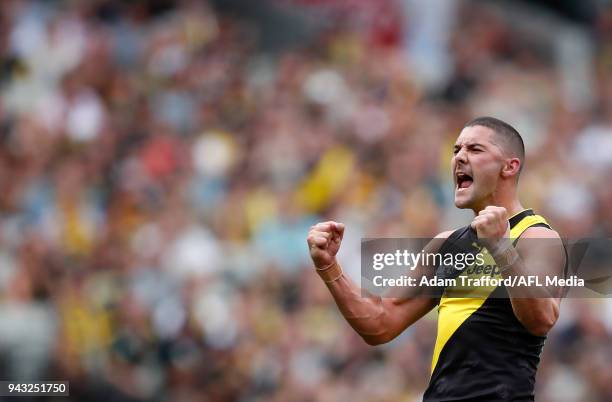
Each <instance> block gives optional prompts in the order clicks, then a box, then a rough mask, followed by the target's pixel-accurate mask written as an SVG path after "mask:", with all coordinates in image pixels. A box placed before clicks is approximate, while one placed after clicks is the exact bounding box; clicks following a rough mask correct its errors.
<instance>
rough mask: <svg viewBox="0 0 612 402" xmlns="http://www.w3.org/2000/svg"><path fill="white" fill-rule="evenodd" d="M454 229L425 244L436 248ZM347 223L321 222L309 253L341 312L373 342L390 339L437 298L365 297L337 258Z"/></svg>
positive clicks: (312, 235)
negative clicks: (344, 271)
mask: <svg viewBox="0 0 612 402" xmlns="http://www.w3.org/2000/svg"><path fill="white" fill-rule="evenodd" d="M451 233H452V231H448V232H443V233H440V234H439V235H438V236H436V238H435V239H434V240H432V241H431V242H430V243H429V244H428V245H427V246H426V248H425V250H424V251H426V252H436V251H437V250H438V249H439V248H440V246H441V245H442V243H444V240H445V239H446V238H447V237H448V236H449V235H450V234H451ZM343 234H344V225H343V224H342V223H337V222H333V221H329V222H322V223H318V224H316V225H315V226H313V227H312V228H311V230H310V232H309V233H308V239H307V240H308V246H309V249H310V256H311V257H312V260H313V262H314V264H315V268H316V271H317V273H318V274H319V276H321V278H322V279H323V281H324V282H325V284H326V285H327V288H328V289H329V291H330V292H331V294H332V296H333V298H334V300H335V302H336V304H337V305H338V308H339V309H340V312H341V313H342V315H343V316H344V318H345V319H346V320H347V321H348V323H349V324H350V325H351V326H352V327H353V329H355V331H356V332H357V333H358V334H359V335H360V336H361V337H362V338H363V339H364V340H365V341H366V342H367V343H368V344H370V345H378V344H381V343H385V342H389V341H390V340H392V339H394V338H395V337H396V336H398V335H399V334H400V333H402V332H403V331H404V330H405V329H406V328H407V327H408V326H410V325H412V324H413V323H415V322H416V321H417V320H419V319H420V318H421V317H423V316H424V315H425V314H427V313H428V312H429V311H430V310H431V309H432V308H433V307H434V306H435V305H436V303H437V299H435V298H432V297H426V296H419V295H414V296H411V297H394V298H387V297H384V298H383V297H380V296H371V297H365V296H363V295H362V292H361V289H360V288H359V286H357V285H356V284H355V283H354V282H353V281H352V280H351V279H350V278H349V277H348V276H347V275H345V274H344V273H343V271H342V268H341V267H340V265H339V264H338V262H337V261H336V254H337V252H338V250H339V248H340V243H341V241H342V236H343Z"/></svg>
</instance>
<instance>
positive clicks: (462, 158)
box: [455, 148, 467, 163]
mask: <svg viewBox="0 0 612 402" xmlns="http://www.w3.org/2000/svg"><path fill="white" fill-rule="evenodd" d="M455 162H461V163H466V162H467V154H466V152H465V150H464V148H459V150H458V151H457V153H456V154H455Z"/></svg>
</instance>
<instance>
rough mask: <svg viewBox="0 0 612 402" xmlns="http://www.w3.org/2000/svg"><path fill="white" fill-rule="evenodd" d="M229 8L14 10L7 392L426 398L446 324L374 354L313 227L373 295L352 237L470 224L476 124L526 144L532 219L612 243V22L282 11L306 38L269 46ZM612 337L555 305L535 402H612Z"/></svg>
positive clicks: (24, 6)
mask: <svg viewBox="0 0 612 402" xmlns="http://www.w3.org/2000/svg"><path fill="white" fill-rule="evenodd" d="M217 3H220V2H216V3H206V2H202V1H176V2H172V1H151V2H138V1H129V2H122V1H110V0H97V1H87V2H77V1H68V0H67V1H51V2H49V1H45V2H43V1H41V2H36V1H18V0H11V1H5V2H2V3H1V4H0V86H1V97H0V295H1V296H0V297H1V299H0V378H2V379H31V380H42V379H49V380H52V379H57V380H63V379H67V380H69V381H70V392H71V398H70V400H74V401H81V400H83V401H162V400H163V401H174V402H181V401H202V402H203V401H211V402H216V401H239V402H255V401H273V402H281V401H282V402H286V401H295V402H298V401H299V402H302V401H417V400H419V398H420V396H421V393H422V392H423V390H424V389H425V388H426V385H427V382H428V376H429V369H430V363H431V352H432V349H433V342H434V339H435V330H436V313H435V311H434V312H432V313H431V314H430V315H428V316H427V317H426V318H425V319H424V320H422V321H421V322H419V323H418V324H417V325H415V326H413V327H411V328H410V329H408V330H407V331H405V333H403V334H402V335H401V336H400V337H399V338H398V339H396V340H394V341H393V342H391V343H389V344H387V345H383V346H380V347H370V346H368V345H366V344H365V343H364V342H363V341H362V340H361V339H360V338H359V337H358V336H357V335H355V334H354V333H353V332H352V330H351V329H350V327H349V326H348V325H347V324H346V323H345V322H344V321H343V319H342V317H341V316H340V314H339V313H338V311H337V309H336V307H335V305H334V303H333V300H332V298H331V296H330V295H329V293H328V291H327V289H326V288H325V286H324V285H323V284H322V283H321V281H320V279H319V278H318V277H317V276H316V275H315V274H314V273H313V272H312V267H311V265H310V263H309V257H308V249H307V246H306V234H307V231H308V229H309V227H310V225H312V224H313V223H315V222H317V221H320V220H327V219H334V220H337V221H342V222H344V223H345V224H346V225H347V233H346V236H345V241H344V244H343V247H342V250H341V252H340V260H341V262H342V263H343V266H344V267H345V270H346V271H348V272H349V274H350V275H351V276H353V277H354V278H355V279H356V280H359V261H360V256H359V247H360V239H361V238H362V237H384V236H386V237H391V236H421V237H427V236H432V235H434V234H436V233H438V232H440V231H442V230H446V229H449V228H452V227H458V226H462V225H465V224H466V223H467V222H468V221H469V219H470V214H469V213H468V212H465V211H458V210H457V209H456V208H455V207H454V205H453V199H452V188H453V184H452V177H451V174H450V157H451V153H452V152H451V151H452V145H453V142H454V140H455V138H456V136H457V135H458V133H459V131H460V130H461V128H462V126H463V124H465V123H466V122H467V121H468V120H470V119H472V118H473V117H475V116H478V115H493V116H496V117H499V118H502V119H506V120H508V121H509V122H510V123H511V124H514V125H515V126H516V127H517V128H518V129H519V132H521V133H522V134H523V136H524V138H525V142H526V145H527V153H528V158H527V164H526V168H525V171H524V172H523V174H522V177H521V187H520V188H521V198H522V201H523V204H524V205H526V206H528V207H531V208H533V209H534V210H535V211H536V212H537V213H539V214H541V215H544V216H545V217H546V218H547V219H548V220H549V222H550V223H551V225H552V226H553V227H554V228H555V229H557V230H558V231H559V232H560V233H561V235H562V236H564V237H574V238H576V237H588V236H592V237H595V236H600V237H601V236H607V237H609V236H610V233H612V186H610V184H611V182H610V177H611V174H612V8H611V7H609V6H608V7H607V8H602V9H601V10H599V12H598V14H597V16H596V18H595V20H594V22H593V24H591V25H589V26H588V27H584V26H578V27H574V26H572V25H571V24H570V23H567V24H566V23H565V22H558V21H557V20H556V19H555V18H557V17H553V18H552V20H551V21H548V20H547V19H546V18H545V16H546V15H547V13H546V11H540V10H536V11H535V12H532V11H533V10H530V11H529V13H528V15H529V17H524V13H523V11H521V10H514V9H513V10H506V7H508V8H510V5H508V4H506V3H496V4H495V5H489V4H484V2H476V1H467V0H466V1H459V2H455V3H453V5H449V4H446V5H444V4H443V3H450V2H441V1H434V2H432V3H431V4H432V5H434V6H436V7H439V8H438V9H437V10H434V11H432V10H426V9H425V8H423V7H419V6H418V5H417V4H415V3H416V2H414V1H407V2H405V3H402V2H394V1H380V2H376V1H367V2H362V4H357V3H359V2H354V1H353V2H351V1H329V2H326V1H275V2H268V6H269V7H278V9H280V10H284V11H286V12H291V13H292V18H297V20H298V21H301V22H300V23H301V24H304V26H306V27H309V30H307V31H308V32H311V34H309V35H307V36H305V37H304V38H303V39H302V40H301V41H298V43H291V44H288V45H285V46H284V48H283V49H280V50H279V49H276V50H274V51H263V50H262V41H263V35H260V33H261V26H260V25H258V24H257V23H256V22H254V21H253V20H251V19H249V18H243V17H241V16H239V15H236V13H233V12H227V11H223V10H221V11H220V10H219V7H218V4H217ZM234 3H236V2H234ZM245 3H248V2H245ZM425 3H427V4H430V3H429V2H422V4H425ZM355 7H360V8H359V10H360V11H361V12H359V13H357V12H355V13H351V10H353V9H354V8H355ZM433 8H435V7H433ZM295 10H299V12H297V13H296V12H295ZM506 11H507V12H506ZM517 13H518V14H517ZM296 15H297V17H296ZM517 15H518V16H519V17H520V19H521V21H515V20H513V19H509V16H511V17H512V18H514V19H516V18H517ZM321 21H327V23H320V22H321ZM330 21H331V23H330ZM432 21H433V23H432ZM440 21H442V23H440ZM555 24H560V25H555ZM564 24H566V25H568V26H569V27H568V28H567V29H560V28H558V27H559V26H561V27H565V26H566V25H564ZM312 27H314V28H312ZM550 27H555V29H549V28H550ZM268 28H270V27H269V26H268ZM533 29H536V30H537V29H543V30H544V31H547V32H545V33H543V34H542V35H541V36H537V35H530V33H531V32H532V30H533ZM312 32H314V33H312ZM275 34H276V35H277V36H278V37H283V35H285V32H283V31H281V30H279V31H277V32H275ZM562 34H563V35H562ZM546 35H548V37H547V36H546ZM557 36H559V37H561V36H563V38H564V39H563V41H562V42H561V43H559V38H558V37H557ZM581 54H582V55H585V57H584V58H580V59H572V57H571V55H581ZM568 55H569V56H568ZM611 340H612V302H610V301H609V300H607V299H599V300H577V299H575V300H566V301H564V302H563V304H562V315H561V318H560V320H559V322H558V323H557V325H556V327H555V328H554V330H553V331H552V333H551V334H550V335H549V338H548V341H547V346H546V348H545V352H544V355H543V360H542V364H541V367H540V371H539V373H538V376H539V377H538V381H537V395H538V400H539V401H542V402H564V401H568V402H570V401H572V402H573V401H577V402H604V401H608V402H609V401H612V365H611V364H610V362H611V361H612V342H611ZM41 400H42V399H41ZM45 400H54V399H53V398H47V399H45ZM61 400H66V399H61Z"/></svg>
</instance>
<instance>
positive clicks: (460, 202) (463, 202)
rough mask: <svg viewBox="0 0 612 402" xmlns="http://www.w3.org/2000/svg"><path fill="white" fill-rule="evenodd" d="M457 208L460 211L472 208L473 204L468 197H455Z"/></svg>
mask: <svg viewBox="0 0 612 402" xmlns="http://www.w3.org/2000/svg"><path fill="white" fill-rule="evenodd" d="M455 206H456V207H457V208H459V209H467V208H471V206H472V202H471V200H470V199H469V198H467V197H457V196H456V195H455Z"/></svg>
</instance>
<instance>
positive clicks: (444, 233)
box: [434, 229, 457, 239]
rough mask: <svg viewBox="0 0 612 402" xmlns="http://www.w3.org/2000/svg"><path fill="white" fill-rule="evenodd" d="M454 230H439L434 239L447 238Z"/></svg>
mask: <svg viewBox="0 0 612 402" xmlns="http://www.w3.org/2000/svg"><path fill="white" fill-rule="evenodd" d="M455 230H457V229H455ZM455 230H446V231H444V232H440V233H438V234H437V235H436V236H435V237H434V239H448V238H449V236H450V235H451V234H453V232H455Z"/></svg>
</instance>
